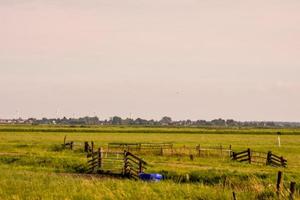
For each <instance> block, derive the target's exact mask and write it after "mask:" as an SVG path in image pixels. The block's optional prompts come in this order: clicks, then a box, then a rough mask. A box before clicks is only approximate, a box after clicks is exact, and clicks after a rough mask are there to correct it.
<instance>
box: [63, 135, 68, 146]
mask: <svg viewBox="0 0 300 200" xmlns="http://www.w3.org/2000/svg"><path fill="white" fill-rule="evenodd" d="M66 140H67V136H66V135H65V137H64V146H66Z"/></svg>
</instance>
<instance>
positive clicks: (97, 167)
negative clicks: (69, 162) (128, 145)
mask: <svg viewBox="0 0 300 200" xmlns="http://www.w3.org/2000/svg"><path fill="white" fill-rule="evenodd" d="M87 157H88V158H89V160H88V173H98V174H113V175H122V176H125V177H128V178H135V179H137V178H138V175H139V174H140V173H142V172H143V171H144V170H145V169H146V165H147V163H146V162H145V161H144V160H142V159H141V158H139V157H138V156H136V155H134V154H132V153H131V152H128V151H123V152H113V151H104V150H103V148H98V150H97V151H96V152H94V151H92V152H89V153H88V154H87Z"/></svg>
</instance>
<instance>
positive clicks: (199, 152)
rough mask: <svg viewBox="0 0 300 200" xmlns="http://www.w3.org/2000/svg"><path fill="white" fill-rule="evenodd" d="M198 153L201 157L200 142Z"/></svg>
mask: <svg viewBox="0 0 300 200" xmlns="http://www.w3.org/2000/svg"><path fill="white" fill-rule="evenodd" d="M198 154H199V157H201V146H200V144H199V150H198Z"/></svg>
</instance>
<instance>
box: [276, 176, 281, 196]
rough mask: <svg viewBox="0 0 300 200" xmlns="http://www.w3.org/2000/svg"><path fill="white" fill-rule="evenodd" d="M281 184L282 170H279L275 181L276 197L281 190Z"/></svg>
mask: <svg viewBox="0 0 300 200" xmlns="http://www.w3.org/2000/svg"><path fill="white" fill-rule="evenodd" d="M281 185H282V171H279V172H278V174H277V183H276V194H277V197H278V198H279V196H280V192H281Z"/></svg>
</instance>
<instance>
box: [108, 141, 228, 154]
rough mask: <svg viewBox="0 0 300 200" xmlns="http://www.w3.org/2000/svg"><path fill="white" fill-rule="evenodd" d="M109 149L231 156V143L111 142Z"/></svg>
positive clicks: (149, 152) (151, 152)
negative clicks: (210, 144) (192, 144)
mask: <svg viewBox="0 0 300 200" xmlns="http://www.w3.org/2000/svg"><path fill="white" fill-rule="evenodd" d="M107 150H108V151H110V150H114V151H116V150H117V151H122V150H126V151H130V152H134V153H136V154H138V155H149V154H151V155H159V156H190V157H191V156H193V157H230V155H231V145H230V146H228V147H224V146H222V145H218V146H206V147H204V146H201V145H200V144H199V145H197V146H196V147H187V146H185V145H184V146H176V147H175V146H174V145H173V144H172V143H110V144H108V147H107Z"/></svg>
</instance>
